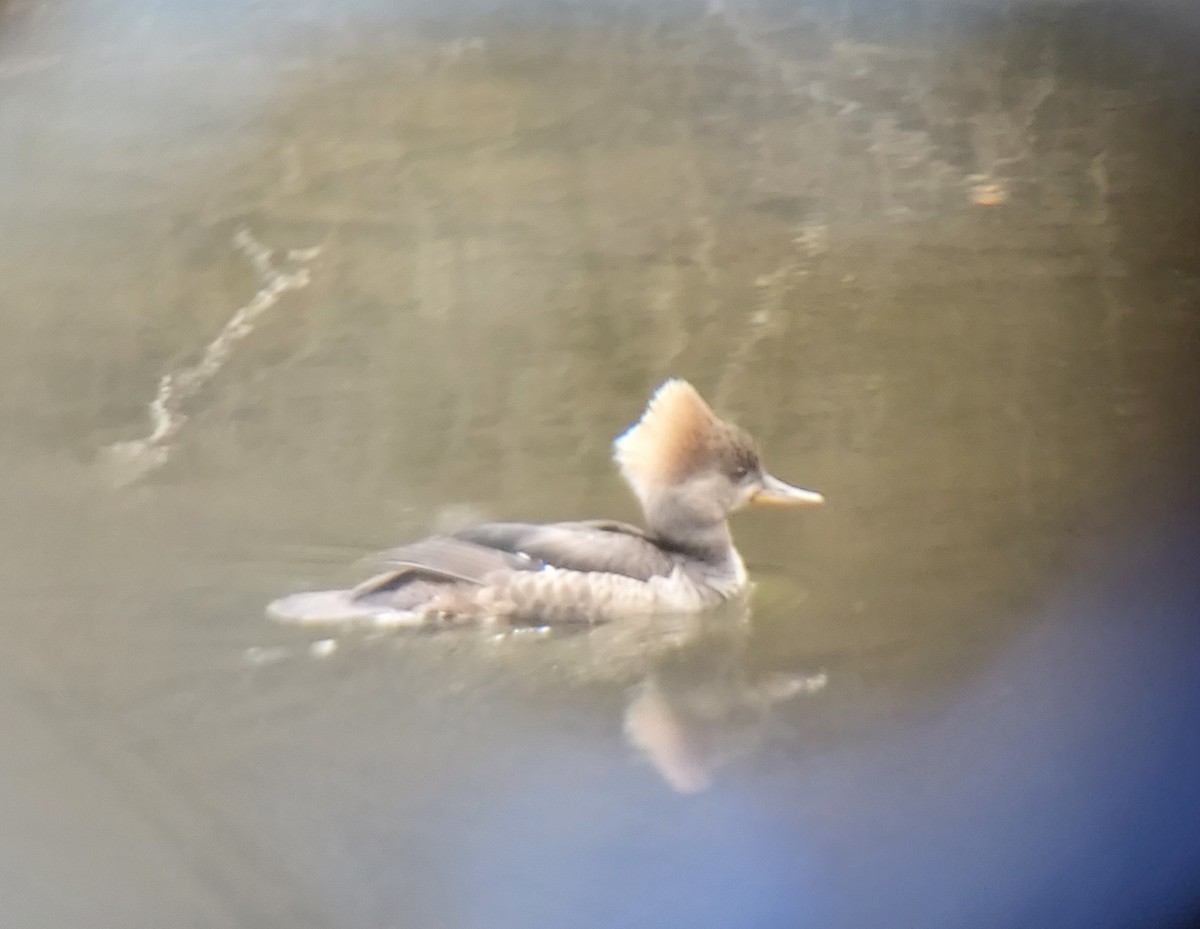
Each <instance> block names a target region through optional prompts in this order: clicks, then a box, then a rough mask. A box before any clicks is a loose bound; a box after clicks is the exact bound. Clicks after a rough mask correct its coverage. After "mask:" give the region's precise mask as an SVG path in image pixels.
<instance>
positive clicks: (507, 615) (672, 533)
mask: <svg viewBox="0 0 1200 929" xmlns="http://www.w3.org/2000/svg"><path fill="white" fill-rule="evenodd" d="M613 458H614V460H615V462H616V464H617V467H618V469H619V471H620V473H621V476H622V477H623V478H624V479H625V482H626V483H627V484H628V485H629V488H630V489H631V490H632V491H633V494H634V496H635V497H636V498H637V500H638V503H639V504H640V505H641V510H642V515H643V517H644V521H645V525H644V527H642V526H635V525H632V524H629V523H624V522H619V521H616V520H608V519H592V520H579V521H572V522H555V523H533V522H491V523H481V524H477V525H473V526H469V527H467V528H464V529H461V530H458V531H455V532H450V533H445V534H439V535H433V536H429V537H427V538H424V539H421V540H419V541H415V542H411V543H408V544H406V545H402V546H400V547H398V548H393V549H390V550H388V551H386V552H383V553H381V554H380V555H379V556H377V566H378V570H377V572H376V573H374V574H373V575H372V576H371V577H369V578H367V579H366V580H364V581H363V582H362V583H360V584H358V585H357V586H355V587H352V588H348V589H342V590H324V591H307V592H303V593H297V594H291V595H288V596H285V597H282V598H280V599H278V600H275V601H274V602H272V603H271V604H270V605H269V606H268V608H267V613H268V615H269V616H270V617H271V618H273V619H275V620H279V621H283V622H296V623H343V622H365V623H369V624H372V625H375V626H428V625H437V624H444V623H455V622H489V623H493V622H499V623H509V624H513V625H518V624H519V625H532V626H550V625H554V624H559V623H591V624H595V623H604V622H612V621H618V620H620V619H621V618H622V617H625V616H630V615H635V614H636V615H645V614H656V613H699V612H702V611H705V610H708V609H710V608H713V607H716V606H718V605H720V604H722V603H724V602H727V601H730V600H734V599H736V598H739V597H742V596H744V595H745V593H746V592H747V589H748V587H749V578H748V575H747V572H746V566H745V563H744V562H743V560H742V557H741V555H740V554H739V553H738V551H737V548H736V547H735V546H734V544H733V537H732V535H731V533H730V529H729V517H730V516H731V515H732V514H733V513H735V512H737V511H738V510H741V509H743V508H744V507H747V506H763V505H766V506H785V507H810V506H817V505H820V504H822V503H824V502H825V498H824V496H823V495H822V494H820V493H819V492H817V491H814V490H807V489H805V488H803V487H796V486H793V485H791V484H788V483H785V482H784V481H782V480H780V479H778V478H776V477H773V476H772V475H771V474H769V473H768V472H767V471H766V470H765V469H764V467H763V465H762V462H761V459H760V456H759V452H758V448H757V446H756V444H755V442H754V440H753V439H752V438H751V436H750V435H749V434H748V433H747V432H745V431H744V430H742V429H741V428H739V427H738V426H737V425H735V424H733V423H731V422H728V421H726V420H724V419H722V418H721V417H719V416H718V415H717V414H716V413H714V412H713V410H712V408H711V407H710V406H709V405H708V403H707V402H705V400H704V399H703V397H701V395H700V393H699V392H698V391H697V390H696V388H695V387H693V386H692V385H691V384H690V383H688V382H687V381H686V380H682V379H679V378H671V379H669V380H667V381H665V382H664V383H663V384H661V385H660V386H659V387H658V388H657V390H655V391H654V393H653V394H652V396H651V397H650V400H649V402H648V403H647V404H646V407H645V409H644V410H643V412H642V414H641V416H640V417H639V418H638V419H637V421H636V422H634V423H633V424H632V425H631V426H629V428H627V429H626V430H625V431H624V432H622V433H621V434H620V435H619V436H618V437H617V438H616V439H615V440H614V442H613Z"/></svg>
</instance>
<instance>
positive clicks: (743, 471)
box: [733, 465, 750, 481]
mask: <svg viewBox="0 0 1200 929" xmlns="http://www.w3.org/2000/svg"><path fill="white" fill-rule="evenodd" d="M749 473H750V469H749V468H748V467H746V466H745V465H738V466H737V467H736V468H734V469H733V477H734V479H735V480H739V481H742V480H745V479H746V475H747V474H749Z"/></svg>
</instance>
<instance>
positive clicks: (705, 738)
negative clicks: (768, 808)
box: [598, 604, 828, 794]
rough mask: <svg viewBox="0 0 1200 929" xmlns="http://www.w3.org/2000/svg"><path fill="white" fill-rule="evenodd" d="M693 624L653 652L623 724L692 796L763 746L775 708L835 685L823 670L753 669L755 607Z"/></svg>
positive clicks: (650, 757) (650, 758) (675, 784)
mask: <svg viewBox="0 0 1200 929" xmlns="http://www.w3.org/2000/svg"><path fill="white" fill-rule="evenodd" d="M693 620H694V622H693V624H692V626H691V628H690V629H689V630H688V631H687V632H686V633H683V634H677V635H676V636H675V637H674V640H673V642H672V643H671V645H670V647H667V648H664V649H660V650H659V651H658V652H657V653H651V658H650V660H649V663H648V665H649V666H648V668H647V671H646V673H645V676H644V678H643V679H642V681H641V682H640V683H638V684H636V685H635V686H634V687H633V688H632V689H631V690H630V698H629V702H628V703H627V704H626V707H625V719H624V731H625V738H626V739H627V740H628V742H629V744H630V745H632V746H633V747H634V748H636V749H637V750H638V751H639V752H640V753H641V754H642V755H643V756H645V758H646V759H647V760H648V761H649V762H650V763H651V764H652V765H653V766H654V768H655V770H657V771H658V773H659V774H660V775H661V776H662V778H663V780H665V781H666V782H667V784H669V785H670V786H671V787H672V788H673V789H674V790H676V791H678V792H680V793H688V794H690V793H698V792H699V791H702V790H705V789H706V788H708V787H710V786H711V785H712V782H713V777H714V774H715V772H716V771H717V770H718V769H719V768H721V767H722V766H724V765H726V764H728V763H729V762H731V761H733V760H734V759H736V758H738V757H741V756H744V755H746V754H748V753H750V752H752V751H753V750H754V749H755V748H757V747H758V746H759V745H761V744H762V743H763V741H764V740H765V738H766V736H767V733H768V731H769V720H770V713H771V709H772V707H774V706H776V705H777V704H779V703H782V702H784V701H787V700H792V699H797V698H800V697H803V696H806V695H811V694H815V693H818V692H819V691H821V690H822V689H824V687H825V685H826V683H827V680H828V678H827V675H826V673H825V672H824V671H823V670H820V669H813V670H811V671H808V672H793V673H781V672H768V673H762V674H755V673H754V672H752V671H751V670H750V669H749V667H748V663H747V661H746V644H747V642H748V639H749V635H750V630H751V611H750V606H749V604H739V605H738V606H737V607H736V608H735V607H730V608H728V609H726V610H723V611H721V612H720V613H718V614H715V615H708V616H703V617H693ZM598 632H599V633H600V634H601V635H602V634H603V632H604V631H603V630H598Z"/></svg>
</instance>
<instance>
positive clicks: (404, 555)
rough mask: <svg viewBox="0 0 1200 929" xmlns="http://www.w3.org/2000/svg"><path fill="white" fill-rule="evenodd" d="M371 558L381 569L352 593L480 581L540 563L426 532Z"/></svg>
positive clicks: (353, 595)
mask: <svg viewBox="0 0 1200 929" xmlns="http://www.w3.org/2000/svg"><path fill="white" fill-rule="evenodd" d="M371 561H372V562H373V563H374V564H376V565H377V566H378V567H381V568H383V569H384V570H383V571H382V572H380V573H379V574H376V575H374V576H373V577H370V578H368V579H367V580H365V581H363V582H362V583H361V584H359V585H358V586H357V587H355V588H354V589H353V590H352V591H351V596H352V597H355V598H358V597H366V596H369V595H370V594H379V593H385V592H394V591H397V590H399V589H400V588H401V587H408V586H411V585H412V584H414V582H417V581H422V582H427V584H428V583H433V584H447V583H450V584H454V583H459V584H483V583H484V579H485V578H486V577H487V576H488V575H489V574H491V573H492V572H494V571H501V570H505V571H536V570H537V569H538V568H540V567H542V564H541V563H540V562H538V561H535V560H534V559H532V558H530V557H528V556H526V555H522V554H518V553H516V552H508V551H504V550H502V549H497V548H493V547H489V546H487V545H480V544H478V543H476V542H472V541H470V540H467V539H460V538H456V537H454V536H430V537H429V538H427V539H421V540H419V541H417V542H411V543H409V544H408V545H402V546H400V547H399V548H392V549H388V550H387V551H386V552H380V553H379V554H378V555H376V556H374V557H373V558H372V559H371Z"/></svg>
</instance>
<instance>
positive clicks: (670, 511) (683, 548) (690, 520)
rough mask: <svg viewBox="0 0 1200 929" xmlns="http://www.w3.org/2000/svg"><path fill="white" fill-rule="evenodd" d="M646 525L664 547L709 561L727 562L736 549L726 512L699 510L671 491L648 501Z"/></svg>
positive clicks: (646, 504) (646, 505) (646, 503)
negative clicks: (714, 513) (717, 515)
mask: <svg viewBox="0 0 1200 929" xmlns="http://www.w3.org/2000/svg"><path fill="white" fill-rule="evenodd" d="M645 513H646V526H647V528H648V529H649V530H650V531H651V533H653V534H654V536H655V537H656V538H657V539H659V540H660V541H661V542H662V543H663V544H664V546H665V547H667V548H671V549H675V550H677V551H680V552H682V553H684V554H686V555H690V556H692V557H693V558H699V559H702V560H704V561H706V562H711V563H719V562H724V561H725V560H727V559H728V558H729V556H730V555H731V554H732V555H734V556H735V557H736V555H737V553H736V551H735V550H734V547H733V537H732V536H731V535H730V534H729V524H728V523H727V522H726V521H725V518H724V514H721V516H719V517H717V518H714V516H713V514H706V513H703V512H700V511H697V510H696V509H695V508H693V507H690V506H686V505H682V504H681V503H680V501H679V500H678V499H677V498H676V497H675V496H673V495H671V494H662V495H659V496H656V497H653V498H651V499H649V500H647V501H646V502H645Z"/></svg>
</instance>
